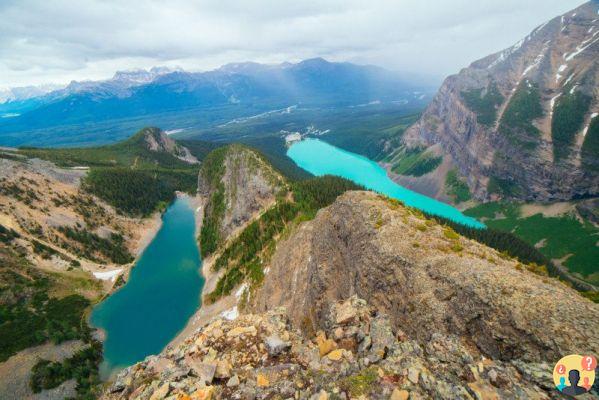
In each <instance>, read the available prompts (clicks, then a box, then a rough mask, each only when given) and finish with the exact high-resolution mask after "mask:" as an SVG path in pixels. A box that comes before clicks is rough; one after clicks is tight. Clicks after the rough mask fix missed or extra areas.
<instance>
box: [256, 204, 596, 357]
mask: <svg viewBox="0 0 599 400" xmlns="http://www.w3.org/2000/svg"><path fill="white" fill-rule="evenodd" d="M265 271H266V276H265V279H264V283H263V285H262V286H261V288H259V289H258V290H257V291H256V293H254V294H253V295H252V306H251V308H252V310H253V311H255V312H261V311H265V310H269V309H272V308H274V307H278V306H284V307H286V308H287V310H288V313H289V317H290V319H291V321H292V323H293V324H294V326H296V327H298V328H301V329H303V330H304V331H306V332H309V331H312V330H318V329H322V328H323V327H324V326H326V321H327V312H328V308H329V306H330V304H331V303H333V302H335V301H337V300H341V299H347V298H349V297H351V296H353V295H357V296H358V297H360V298H363V299H365V300H366V301H368V303H369V304H371V305H372V306H373V307H375V308H376V309H377V310H379V311H380V312H384V313H386V314H388V315H389V317H390V321H391V325H392V327H393V328H394V329H396V330H401V331H403V332H405V334H407V335H408V336H409V337H410V338H413V339H414V340H417V341H418V342H419V343H421V344H423V345H424V344H426V343H428V342H430V341H431V340H433V338H434V336H435V335H436V334H440V335H455V336H457V337H458V338H459V339H460V340H461V341H463V342H464V343H468V345H471V346H472V347H473V348H476V349H478V351H479V352H480V353H481V354H483V355H485V356H486V357H488V358H491V359H494V360H515V359H520V360H525V361H527V362H543V361H547V362H553V361H555V360H557V359H559V358H560V356H561V355H563V354H571V353H577V352H587V353H588V352H595V353H596V352H597V351H599V332H597V330H596V329H593V327H597V326H599V306H598V305H596V304H594V303H592V302H590V301H588V300H586V299H584V298H583V297H581V296H580V295H579V294H578V293H577V292H576V291H575V290H573V289H571V288H569V287H567V286H566V285H564V284H562V283H560V282H559V281H557V280H555V279H552V278H548V277H544V276H539V275H535V274H533V273H531V272H529V271H528V270H527V269H526V266H524V265H522V264H520V263H519V262H518V261H516V260H513V259H510V258H505V257H502V255H501V254H499V253H498V252H497V251H495V250H493V249H490V248H488V247H486V246H484V245H481V244H479V243H477V242H474V241H471V240H468V239H466V238H463V237H461V236H459V235H457V234H455V232H452V231H451V230H450V229H449V228H447V227H443V226H441V225H438V224H437V223H435V222H433V221H430V220H426V219H425V218H424V217H423V216H421V215H420V214H419V213H418V212H417V211H414V210H411V209H408V208H405V207H403V206H401V205H399V204H398V203H396V202H393V201H390V200H388V199H384V198H382V197H380V196H378V195H376V194H373V193H369V192H348V193H346V194H344V195H342V196H340V197H339V198H338V199H337V201H336V202H335V203H334V204H333V205H331V206H330V207H327V208H325V209H322V210H321V211H320V212H319V213H318V215H317V216H316V218H315V219H314V220H312V221H310V222H307V223H305V224H302V225H300V227H298V228H297V230H296V231H294V232H293V233H292V234H291V235H290V236H289V237H288V239H286V240H284V241H282V242H280V243H279V244H278V246H277V249H276V251H275V253H274V254H273V256H272V259H271V262H270V265H269V266H267V268H266V269H265ZM343 315H345V316H344V317H343V318H344V319H347V320H351V314H349V313H343ZM583 316H584V317H583ZM340 322H343V321H340Z"/></svg>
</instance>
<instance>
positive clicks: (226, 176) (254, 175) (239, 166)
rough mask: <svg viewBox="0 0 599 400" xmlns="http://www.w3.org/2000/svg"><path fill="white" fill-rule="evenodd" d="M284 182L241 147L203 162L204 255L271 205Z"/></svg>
mask: <svg viewBox="0 0 599 400" xmlns="http://www.w3.org/2000/svg"><path fill="white" fill-rule="evenodd" d="M284 187H285V180H284V178H283V177H282V176H281V175H280V174H279V173H278V172H276V171H275V170H274V169H273V168H272V166H270V164H269V163H268V162H266V161H265V160H264V159H263V158H262V157H261V156H260V155H259V154H258V153H256V152H255V151H253V150H251V149H249V148H247V147H244V146H242V145H237V144H234V145H230V146H227V147H224V148H221V149H217V150H215V151H213V152H212V153H211V154H210V155H209V156H208V157H207V158H206V159H205V160H204V162H203V165H202V169H201V170H200V174H199V180H198V192H199V193H200V194H202V195H203V196H205V197H207V198H208V202H207V204H206V207H205V210H204V223H203V225H202V231H201V235H200V242H201V243H200V247H201V249H202V254H204V255H208V254H210V253H212V252H214V250H216V247H217V246H218V245H219V244H220V243H221V242H222V241H223V240H225V239H226V238H227V237H229V236H230V235H231V234H232V233H233V232H234V231H235V230H236V229H238V228H240V227H241V226H243V225H244V224H245V223H246V222H247V221H249V220H250V219H252V218H253V217H254V216H255V214H256V213H258V212H260V211H261V210H263V209H265V208H266V207H267V206H268V205H271V204H273V202H274V200H275V196H276V195H277V194H278V193H279V192H280V191H281V189H283V188H284Z"/></svg>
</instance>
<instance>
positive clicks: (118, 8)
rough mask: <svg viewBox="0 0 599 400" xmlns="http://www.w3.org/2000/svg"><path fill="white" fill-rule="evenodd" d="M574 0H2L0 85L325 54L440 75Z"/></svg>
mask: <svg viewBox="0 0 599 400" xmlns="http://www.w3.org/2000/svg"><path fill="white" fill-rule="evenodd" d="M580 4H582V1H581V0H237V1H232V0H187V1H182V0H134V1H128V0H127V1H112V0H68V1H67V0H0V87H9V86H23V85H28V84H40V83H49V82H52V83H63V82H69V81H71V80H83V79H102V78H108V77H110V76H112V75H113V73H114V72H115V71H117V70H124V69H134V68H149V67H151V66H162V65H166V66H180V67H183V68H185V69H187V70H192V71H202V70H209V69H213V68H216V67H218V66H220V65H222V64H225V63H228V62H240V61H257V62H267V63H273V62H282V61H299V60H301V59H305V58H311V57H317V56H318V57H324V58H326V59H329V60H334V61H352V62H356V63H361V64H376V65H381V66H384V67H387V68H389V69H393V70H398V71H407V72H413V73H420V74H427V75H431V76H435V77H442V76H445V75H447V74H451V73H454V72H457V71H458V70H459V69H460V68H461V67H464V66H466V65H468V64H469V63H470V62H471V61H474V60H475V59H478V58H481V57H483V56H485V55H487V54H490V53H493V52H495V51H498V50H501V49H503V48H505V47H508V46H510V45H512V44H513V43H515V42H516V41H518V40H519V39H520V38H521V37H523V36H525V35H527V34H528V33H529V32H530V31H531V30H532V29H533V28H534V27H536V26H538V25H540V24H541V23H543V22H545V21H546V20H548V19H551V18H552V17H554V16H557V15H559V14H562V13H564V12H566V11H568V10H570V9H572V8H575V7H576V6H578V5H580Z"/></svg>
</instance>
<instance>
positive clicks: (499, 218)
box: [465, 202, 599, 284]
mask: <svg viewBox="0 0 599 400" xmlns="http://www.w3.org/2000/svg"><path fill="white" fill-rule="evenodd" d="M465 214H466V215H469V216H472V217H475V218H479V219H483V220H484V222H485V224H487V226H489V227H491V228H496V229H499V230H502V231H506V232H512V233H514V234H515V235H517V236H518V237H520V238H522V239H523V240H525V241H526V242H528V243H529V244H531V245H535V244H537V246H539V247H538V248H539V250H540V252H541V253H543V254H544V255H545V256H546V257H548V258H550V259H561V258H563V257H565V256H567V255H569V254H571V256H570V257H568V259H567V260H566V261H565V262H564V263H563V265H564V266H566V267H567V268H568V269H569V270H570V271H571V272H574V273H578V274H580V275H581V276H583V277H584V278H585V279H587V280H588V281H589V282H591V283H594V284H599V270H598V269H597V267H598V266H597V260H599V247H597V241H598V240H599V229H598V228H597V227H595V226H594V225H592V224H591V223H590V222H587V221H584V222H580V221H579V220H578V219H577V218H576V217H575V216H574V215H572V214H565V215H561V216H556V217H546V216H543V215H542V214H536V215H532V216H529V217H522V216H521V213H520V205H519V204H516V203H495V202H494V203H486V204H481V205H479V206H476V207H473V208H471V209H469V210H466V211H465ZM541 244H542V246H541Z"/></svg>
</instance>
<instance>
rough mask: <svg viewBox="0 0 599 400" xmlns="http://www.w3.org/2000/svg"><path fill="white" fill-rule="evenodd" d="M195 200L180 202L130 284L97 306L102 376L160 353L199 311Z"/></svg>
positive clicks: (200, 281)
mask: <svg viewBox="0 0 599 400" xmlns="http://www.w3.org/2000/svg"><path fill="white" fill-rule="evenodd" d="M195 236H196V232H195V216H194V210H193V209H192V208H191V205H190V201H189V199H188V198H186V197H178V198H177V199H176V200H175V201H174V202H173V203H172V204H171V205H170V207H169V208H168V209H167V211H166V212H165V213H164V215H163V217H162V226H161V228H160V230H159V231H158V233H157V234H156V236H155V237H154V239H153V240H152V242H151V243H150V244H149V246H148V247H147V248H146V249H145V251H144V252H143V254H142V255H141V257H140V258H139V260H138V261H137V262H136V264H135V267H134V268H133V269H132V270H131V275H130V277H129V280H128V282H127V283H126V284H125V286H123V287H122V288H120V289H119V290H118V291H116V292H115V293H114V294H112V295H110V296H109V297H107V298H106V299H105V300H104V301H103V302H101V303H100V304H98V305H97V306H96V307H95V308H94V310H93V312H92V314H91V320H90V322H91V324H92V325H93V326H94V327H97V328H100V329H102V330H103V331H104V333H105V335H106V341H105V342H104V362H103V364H102V366H101V375H102V376H103V377H107V376H108V375H109V374H110V373H111V372H113V371H115V370H118V369H120V368H123V367H127V366H129V365H132V364H133V363H135V362H137V361H140V360H143V359H144V358H145V357H146V356H148V355H150V354H157V353H159V352H160V351H161V350H162V349H163V348H164V347H165V346H166V345H167V344H168V343H169V342H170V341H171V340H172V339H173V338H174V337H175V336H176V335H177V333H178V332H179V331H181V330H182V329H183V328H184V327H185V325H186V323H187V321H188V319H189V318H190V317H191V316H192V315H193V313H194V312H195V311H196V310H197V308H198V307H199V306H200V293H201V290H202V286H203V285H204V279H203V278H202V277H201V275H200V273H199V271H200V264H201V260H200V254H199V250H198V246H197V244H196V238H195Z"/></svg>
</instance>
